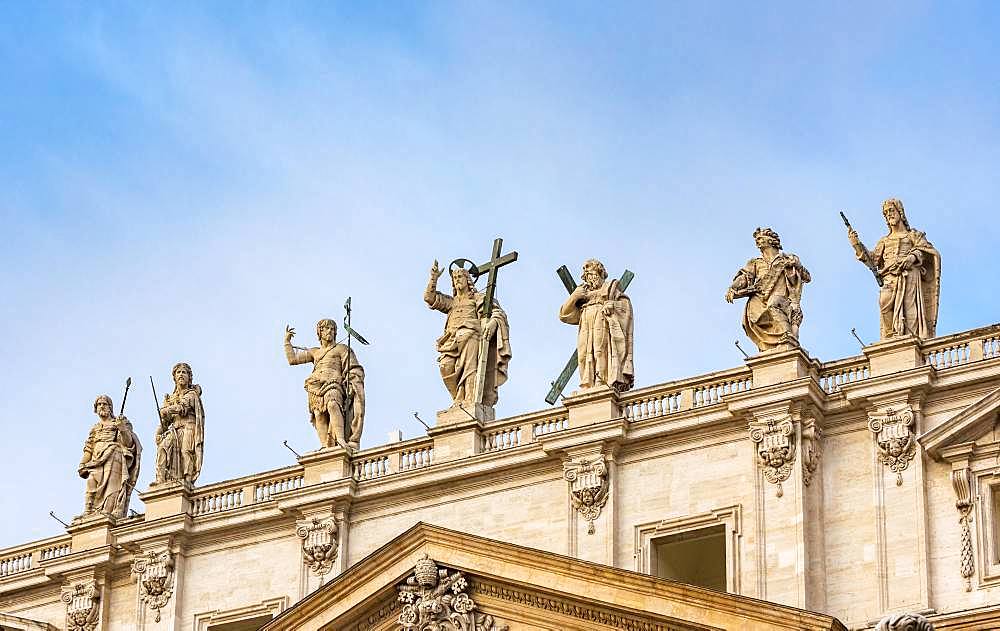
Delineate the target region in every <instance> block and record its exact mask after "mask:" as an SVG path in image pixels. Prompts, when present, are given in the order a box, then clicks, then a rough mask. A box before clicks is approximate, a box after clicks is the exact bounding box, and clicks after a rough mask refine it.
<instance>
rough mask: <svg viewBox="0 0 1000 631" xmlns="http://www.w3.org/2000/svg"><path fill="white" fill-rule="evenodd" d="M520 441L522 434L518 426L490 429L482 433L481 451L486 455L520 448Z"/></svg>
mask: <svg viewBox="0 0 1000 631" xmlns="http://www.w3.org/2000/svg"><path fill="white" fill-rule="evenodd" d="M521 440H522V434H521V425H520V424H517V425H512V426H509V427H499V428H496V429H491V430H490V431H488V432H483V435H482V442H483V445H482V451H483V452H485V453H488V452H491V451H503V450H504V449H512V448H514V447H520V446H521V445H522V442H521ZM529 442H530V441H529ZM524 444H526V443H524Z"/></svg>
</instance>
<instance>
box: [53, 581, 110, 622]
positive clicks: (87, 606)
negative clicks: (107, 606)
mask: <svg viewBox="0 0 1000 631" xmlns="http://www.w3.org/2000/svg"><path fill="white" fill-rule="evenodd" d="M61 599H62V601H63V602H64V603H66V631H94V629H96V628H97V623H98V622H99V621H100V617H101V608H100V606H99V603H100V600H101V595H100V590H99V589H98V587H97V581H96V580H95V579H92V578H90V579H87V580H85V581H81V582H79V583H74V584H73V585H70V586H67V587H63V588H62V596H61Z"/></svg>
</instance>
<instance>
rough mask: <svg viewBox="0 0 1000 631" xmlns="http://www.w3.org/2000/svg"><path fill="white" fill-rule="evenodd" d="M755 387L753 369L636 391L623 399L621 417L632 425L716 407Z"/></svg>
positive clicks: (743, 369) (724, 371)
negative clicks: (650, 419) (674, 414)
mask: <svg viewBox="0 0 1000 631" xmlns="http://www.w3.org/2000/svg"><path fill="white" fill-rule="evenodd" d="M752 387H753V380H752V378H751V373H750V369H749V368H742V367H741V368H733V369H730V370H723V371H720V372H715V373H711V374H708V375H703V376H701V377H694V378H691V379H683V380H681V381H670V382H667V383H663V384H660V385H656V386H650V387H648V388H642V389H640V390H633V391H632V392H629V393H628V394H626V395H625V396H623V397H622V413H623V415H624V416H625V418H627V419H628V420H630V421H641V420H644V419H648V418H656V417H659V416H665V415H667V414H673V413H675V412H682V411H684V410H690V409H693V408H699V407H704V406H707V405H715V404H716V403H721V402H722V401H723V400H724V399H725V398H726V397H727V396H730V395H733V394H736V393H738V392H747V391H748V390H750V388H752Z"/></svg>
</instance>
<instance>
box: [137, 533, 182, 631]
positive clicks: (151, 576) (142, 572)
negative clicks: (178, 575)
mask: <svg viewBox="0 0 1000 631" xmlns="http://www.w3.org/2000/svg"><path fill="white" fill-rule="evenodd" d="M132 574H135V575H136V577H137V582H138V585H139V602H140V603H145V605H146V606H147V607H149V608H150V609H152V610H153V611H154V612H156V616H155V620H156V622H159V621H160V610H161V609H163V608H164V607H166V605H167V603H168V602H170V596H171V595H172V594H173V593H174V555H173V553H172V552H171V551H170V550H163V551H161V552H147V553H145V554H143V555H141V556H138V557H136V558H135V559H133V560H132Z"/></svg>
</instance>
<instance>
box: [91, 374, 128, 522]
mask: <svg viewBox="0 0 1000 631" xmlns="http://www.w3.org/2000/svg"><path fill="white" fill-rule="evenodd" d="M113 410H114V407H113V405H112V403H111V397H109V396H108V395H106V394H102V395H101V396H99V397H97V400H96V401H94V412H95V413H96V414H97V418H98V420H97V423H95V424H94V426H93V427H91V428H90V433H89V434H88V435H87V440H86V442H85V443H84V445H83V457H82V458H81V459H80V466H79V468H78V469H77V472H78V473H79V474H80V477H82V478H84V479H85V480H86V481H87V489H86V492H85V500H84V510H83V514H84V515H89V514H93V513H103V514H106V515H110V516H111V517H113V518H116V519H120V518H122V517H125V515H126V514H127V513H128V504H129V499H130V498H131V496H132V489H134V488H135V485H136V482H137V481H138V479H139V462H140V459H141V456H142V446H141V445H140V444H139V437H138V436H137V435H136V434H135V432H134V431H133V430H132V423H130V422H129V420H128V419H127V418H125V416H124V415H122V416H118V417H116V416H114V413H113Z"/></svg>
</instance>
